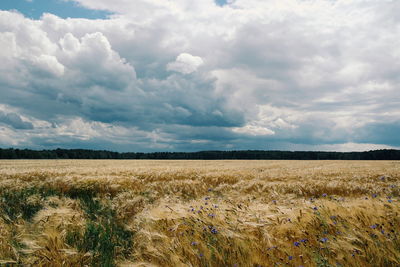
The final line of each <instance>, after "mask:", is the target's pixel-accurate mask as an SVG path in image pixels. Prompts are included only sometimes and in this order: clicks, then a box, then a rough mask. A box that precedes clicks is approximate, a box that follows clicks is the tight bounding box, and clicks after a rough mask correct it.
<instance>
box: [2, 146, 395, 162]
mask: <svg viewBox="0 0 400 267" xmlns="http://www.w3.org/2000/svg"><path fill="white" fill-rule="evenodd" d="M0 159H165V160H168V159H177V160H178V159H187V160H190V159H193V160H201V159H204V160H216V159H252V160H257V159H274V160H279V159H282V160H400V150H394V149H382V150H372V151H366V152H319V151H276V150H270V151H268V150H266V151H265V150H240V151H199V152H151V153H141V152H128V153H119V152H112V151H105V150H87V149H55V150H30V149H14V148H9V149H0Z"/></svg>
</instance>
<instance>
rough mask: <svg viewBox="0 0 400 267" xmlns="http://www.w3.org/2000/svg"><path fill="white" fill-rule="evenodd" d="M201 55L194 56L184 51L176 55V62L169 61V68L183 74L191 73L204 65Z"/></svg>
mask: <svg viewBox="0 0 400 267" xmlns="http://www.w3.org/2000/svg"><path fill="white" fill-rule="evenodd" d="M203 63H204V62H203V60H202V59H201V57H196V56H192V55H191V54H188V53H182V54H180V55H179V56H177V57H176V60H175V61H174V62H171V63H168V65H167V70H170V71H176V72H180V73H183V74H190V73H193V72H195V71H197V69H198V68H199V67H200V66H201V65H203Z"/></svg>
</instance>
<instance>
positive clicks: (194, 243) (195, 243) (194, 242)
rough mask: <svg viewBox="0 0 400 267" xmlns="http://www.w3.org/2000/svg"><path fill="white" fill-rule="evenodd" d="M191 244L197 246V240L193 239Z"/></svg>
mask: <svg viewBox="0 0 400 267" xmlns="http://www.w3.org/2000/svg"><path fill="white" fill-rule="evenodd" d="M190 244H191V245H192V246H197V244H198V243H197V242H196V241H193V242H192V243H190Z"/></svg>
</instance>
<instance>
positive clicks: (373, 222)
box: [0, 160, 400, 266]
mask: <svg viewBox="0 0 400 267" xmlns="http://www.w3.org/2000/svg"><path fill="white" fill-rule="evenodd" d="M0 175H1V177H0V190H1V191H0V214H1V215H2V216H1V217H0V265H1V264H2V263H3V264H7V263H10V264H12V263H19V264H32V265H38V266H85V265H86V266H90V265H92V266H112V265H119V266H278V265H279V266H400V216H399V212H400V205H399V204H400V203H399V195H400V162H398V161H379V162H374V161H114V160H110V161H89V160H76V161H75V160H69V161H68V160H60V161H57V160H53V161H51V160H43V161H39V160H34V161H23V160H18V161H0Z"/></svg>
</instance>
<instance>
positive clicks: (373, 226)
mask: <svg viewBox="0 0 400 267" xmlns="http://www.w3.org/2000/svg"><path fill="white" fill-rule="evenodd" d="M370 227H371V228H372V229H376V227H378V225H376V224H374V225H371V226H370Z"/></svg>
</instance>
